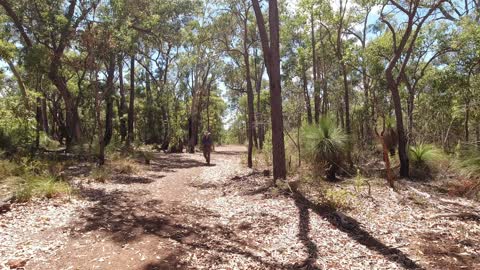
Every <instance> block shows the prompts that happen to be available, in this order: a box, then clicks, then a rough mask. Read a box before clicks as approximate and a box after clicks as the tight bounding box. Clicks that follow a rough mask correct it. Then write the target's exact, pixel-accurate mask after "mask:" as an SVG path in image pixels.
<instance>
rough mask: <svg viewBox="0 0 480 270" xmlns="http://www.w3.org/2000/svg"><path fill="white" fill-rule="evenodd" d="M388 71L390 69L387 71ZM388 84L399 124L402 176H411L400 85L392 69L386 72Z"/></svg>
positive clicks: (399, 152) (399, 151)
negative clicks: (394, 77) (395, 79)
mask: <svg viewBox="0 0 480 270" xmlns="http://www.w3.org/2000/svg"><path fill="white" fill-rule="evenodd" d="M387 72H388V71H387ZM386 76H387V84H388V88H389V89H390V92H391V94H392V101H393V106H394V109H395V118H396V124H397V134H398V156H399V158H400V176H401V177H409V161H408V155H407V137H406V136H405V129H404V127H403V113H402V103H401V100H400V94H399V92H398V85H397V84H396V83H395V81H394V79H393V75H392V74H391V71H390V72H388V73H387V74H386Z"/></svg>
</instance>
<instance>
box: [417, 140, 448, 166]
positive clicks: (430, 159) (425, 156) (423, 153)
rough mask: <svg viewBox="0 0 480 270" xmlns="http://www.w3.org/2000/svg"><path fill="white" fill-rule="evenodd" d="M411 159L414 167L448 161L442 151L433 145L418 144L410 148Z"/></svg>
mask: <svg viewBox="0 0 480 270" xmlns="http://www.w3.org/2000/svg"><path fill="white" fill-rule="evenodd" d="M409 158H410V161H411V162H412V164H414V165H430V166H431V165H433V164H434V163H435V162H438V161H442V160H445V159H446V155H445V153H443V151H442V150H440V149H438V148H437V147H435V146H433V145H431V144H423V143H420V144H417V145H414V146H410V151H409Z"/></svg>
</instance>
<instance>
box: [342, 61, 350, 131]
mask: <svg viewBox="0 0 480 270" xmlns="http://www.w3.org/2000/svg"><path fill="white" fill-rule="evenodd" d="M342 58H343V57H342ZM342 61H343V60H342ZM342 73H343V87H344V91H345V92H344V95H343V102H344V105H345V131H346V133H347V134H348V135H350V134H352V127H351V124H350V90H349V87H348V77H347V76H348V74H347V66H346V65H345V63H343V62H342Z"/></svg>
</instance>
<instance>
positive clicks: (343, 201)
mask: <svg viewBox="0 0 480 270" xmlns="http://www.w3.org/2000/svg"><path fill="white" fill-rule="evenodd" d="M323 197H324V200H325V201H324V203H325V204H327V205H328V206H330V207H332V208H334V209H348V208H350V207H351V201H352V198H353V195H352V193H351V192H350V191H348V190H344V189H340V188H329V189H327V190H325V192H324V193H323Z"/></svg>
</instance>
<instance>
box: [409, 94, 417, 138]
mask: <svg viewBox="0 0 480 270" xmlns="http://www.w3.org/2000/svg"><path fill="white" fill-rule="evenodd" d="M407 88H408V87H407ZM414 101H415V91H414V90H413V89H412V88H409V89H408V100H407V114H408V132H407V134H408V141H409V142H413V139H414V136H413V109H414V105H415V104H414Z"/></svg>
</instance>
